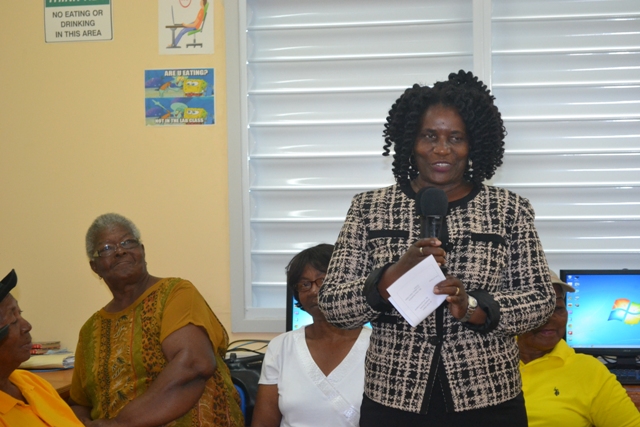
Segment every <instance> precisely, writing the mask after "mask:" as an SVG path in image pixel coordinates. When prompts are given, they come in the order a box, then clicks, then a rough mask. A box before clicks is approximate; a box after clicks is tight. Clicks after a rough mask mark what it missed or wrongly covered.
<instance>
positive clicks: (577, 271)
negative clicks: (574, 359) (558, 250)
mask: <svg viewBox="0 0 640 427" xmlns="http://www.w3.org/2000/svg"><path fill="white" fill-rule="evenodd" d="M559 273H560V280H562V281H563V282H566V279H567V275H572V276H575V275H581V274H584V275H603V276H604V275H612V276H616V275H619V276H634V275H635V276H640V270H638V269H627V268H621V269H587V268H572V269H562V270H560V272H559ZM565 298H566V295H565ZM565 332H566V328H565ZM572 348H573V349H574V350H575V351H576V352H577V353H584V354H590V355H592V356H600V357H616V358H617V361H618V363H620V364H622V363H624V364H635V363H636V358H637V357H639V356H640V348H617V347H613V348H609V347H601V348H590V347H572Z"/></svg>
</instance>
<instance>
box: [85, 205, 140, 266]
mask: <svg viewBox="0 0 640 427" xmlns="http://www.w3.org/2000/svg"><path fill="white" fill-rule="evenodd" d="M114 225H120V226H122V227H124V228H126V229H128V230H129V231H131V234H133V237H135V238H136V239H138V240H140V230H138V227H136V225H135V224H134V223H133V222H132V221H131V220H130V219H128V218H125V217H124V216H122V215H120V214H117V213H106V214H102V215H100V216H99V217H97V218H96V219H94V220H93V222H92V223H91V226H90V227H89V229H88V230H87V236H86V237H85V245H86V250H87V256H88V257H89V259H93V254H94V253H95V251H96V247H95V245H96V238H97V236H98V234H100V233H101V232H102V231H103V230H105V229H107V228H110V227H113V226H114Z"/></svg>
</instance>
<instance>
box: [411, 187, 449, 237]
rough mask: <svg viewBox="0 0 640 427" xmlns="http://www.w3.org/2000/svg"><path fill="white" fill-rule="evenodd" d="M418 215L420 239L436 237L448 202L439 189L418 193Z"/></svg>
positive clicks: (445, 214)
mask: <svg viewBox="0 0 640 427" xmlns="http://www.w3.org/2000/svg"><path fill="white" fill-rule="evenodd" d="M416 199H417V200H418V213H419V214H420V238H425V237H437V238H438V239H440V240H442V236H441V235H440V234H441V232H442V225H443V223H444V221H445V217H446V216H447V209H448V208H449V201H448V200H447V195H446V194H445V192H444V191H443V190H441V189H439V188H433V187H427V188H422V189H420V191H418V194H417V196H416Z"/></svg>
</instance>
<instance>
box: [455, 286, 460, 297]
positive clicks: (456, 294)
mask: <svg viewBox="0 0 640 427" xmlns="http://www.w3.org/2000/svg"><path fill="white" fill-rule="evenodd" d="M459 293H460V288H456V293H455V295H454V297H457V296H458V294H459Z"/></svg>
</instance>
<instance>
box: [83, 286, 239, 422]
mask: <svg viewBox="0 0 640 427" xmlns="http://www.w3.org/2000/svg"><path fill="white" fill-rule="evenodd" d="M188 324H193V325H196V326H201V327H203V328H204V329H205V330H206V331H207V334H208V335H209V339H210V340H211V343H212V344H213V346H214V351H215V355H216V362H217V369H216V373H215V374H214V376H213V377H212V378H210V379H209V380H208V381H207V383H206V387H205V391H204V393H203V395H202V397H201V398H200V400H199V401H198V403H196V405H194V407H193V408H192V409H191V410H190V411H189V412H187V413H186V414H185V415H184V416H182V417H180V418H178V419H177V420H175V421H172V422H171V423H169V424H167V426H176V427H180V426H189V427H205V426H233V427H241V426H243V425H244V420H243V417H242V412H241V410H240V400H239V396H238V394H237V392H236V390H235V388H234V386H233V383H232V381H231V375H230V373H229V369H228V368H227V366H226V364H225V363H224V359H223V358H224V355H225V353H226V350H227V345H228V341H229V338H228V335H227V332H226V330H225V329H224V327H223V326H222V324H221V323H220V321H219V320H218V318H217V317H216V316H215V314H214V313H213V311H211V309H210V308H209V306H208V305H207V303H206V301H205V300H204V298H203V297H202V295H200V293H199V292H198V290H197V289H196V288H195V287H194V286H193V284H191V283H190V282H189V281H187V280H183V279H179V278H165V279H162V280H160V281H159V282H158V283H156V284H155V285H153V286H152V287H150V288H149V289H147V290H146V291H145V292H144V293H143V294H142V295H141V296H140V297H139V298H138V299H137V300H136V301H135V302H134V303H133V304H131V305H130V306H129V307H127V308H126V309H125V310H122V311H120V312H117V313H108V312H106V311H105V310H104V309H102V310H100V311H98V312H97V313H95V314H94V315H93V316H91V317H90V318H89V320H87V322H86V323H85V324H84V326H83V327H82V329H81V330H80V338H79V341H78V347H77V348H76V357H75V369H74V373H73V381H72V384H71V398H72V399H73V400H74V401H75V402H76V403H78V404H80V405H84V406H89V407H91V408H92V409H91V418H92V419H100V418H106V419H109V418H114V417H115V416H116V415H117V414H118V412H120V410H121V409H122V408H123V407H124V406H125V405H126V404H127V403H128V402H129V401H131V400H133V399H135V398H136V397H137V396H140V395H141V394H143V393H144V392H145V391H146V390H147V389H148V388H149V386H150V385H151V383H153V381H154V380H155V379H156V378H157V376H158V375H159V374H160V372H161V371H162V370H163V369H164V367H165V366H166V365H167V360H166V359H165V357H164V354H163V352H162V341H164V339H165V338H166V337H168V336H169V335H170V334H171V333H172V332H174V331H176V330H178V329H180V328H182V327H184V326H186V325H188Z"/></svg>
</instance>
